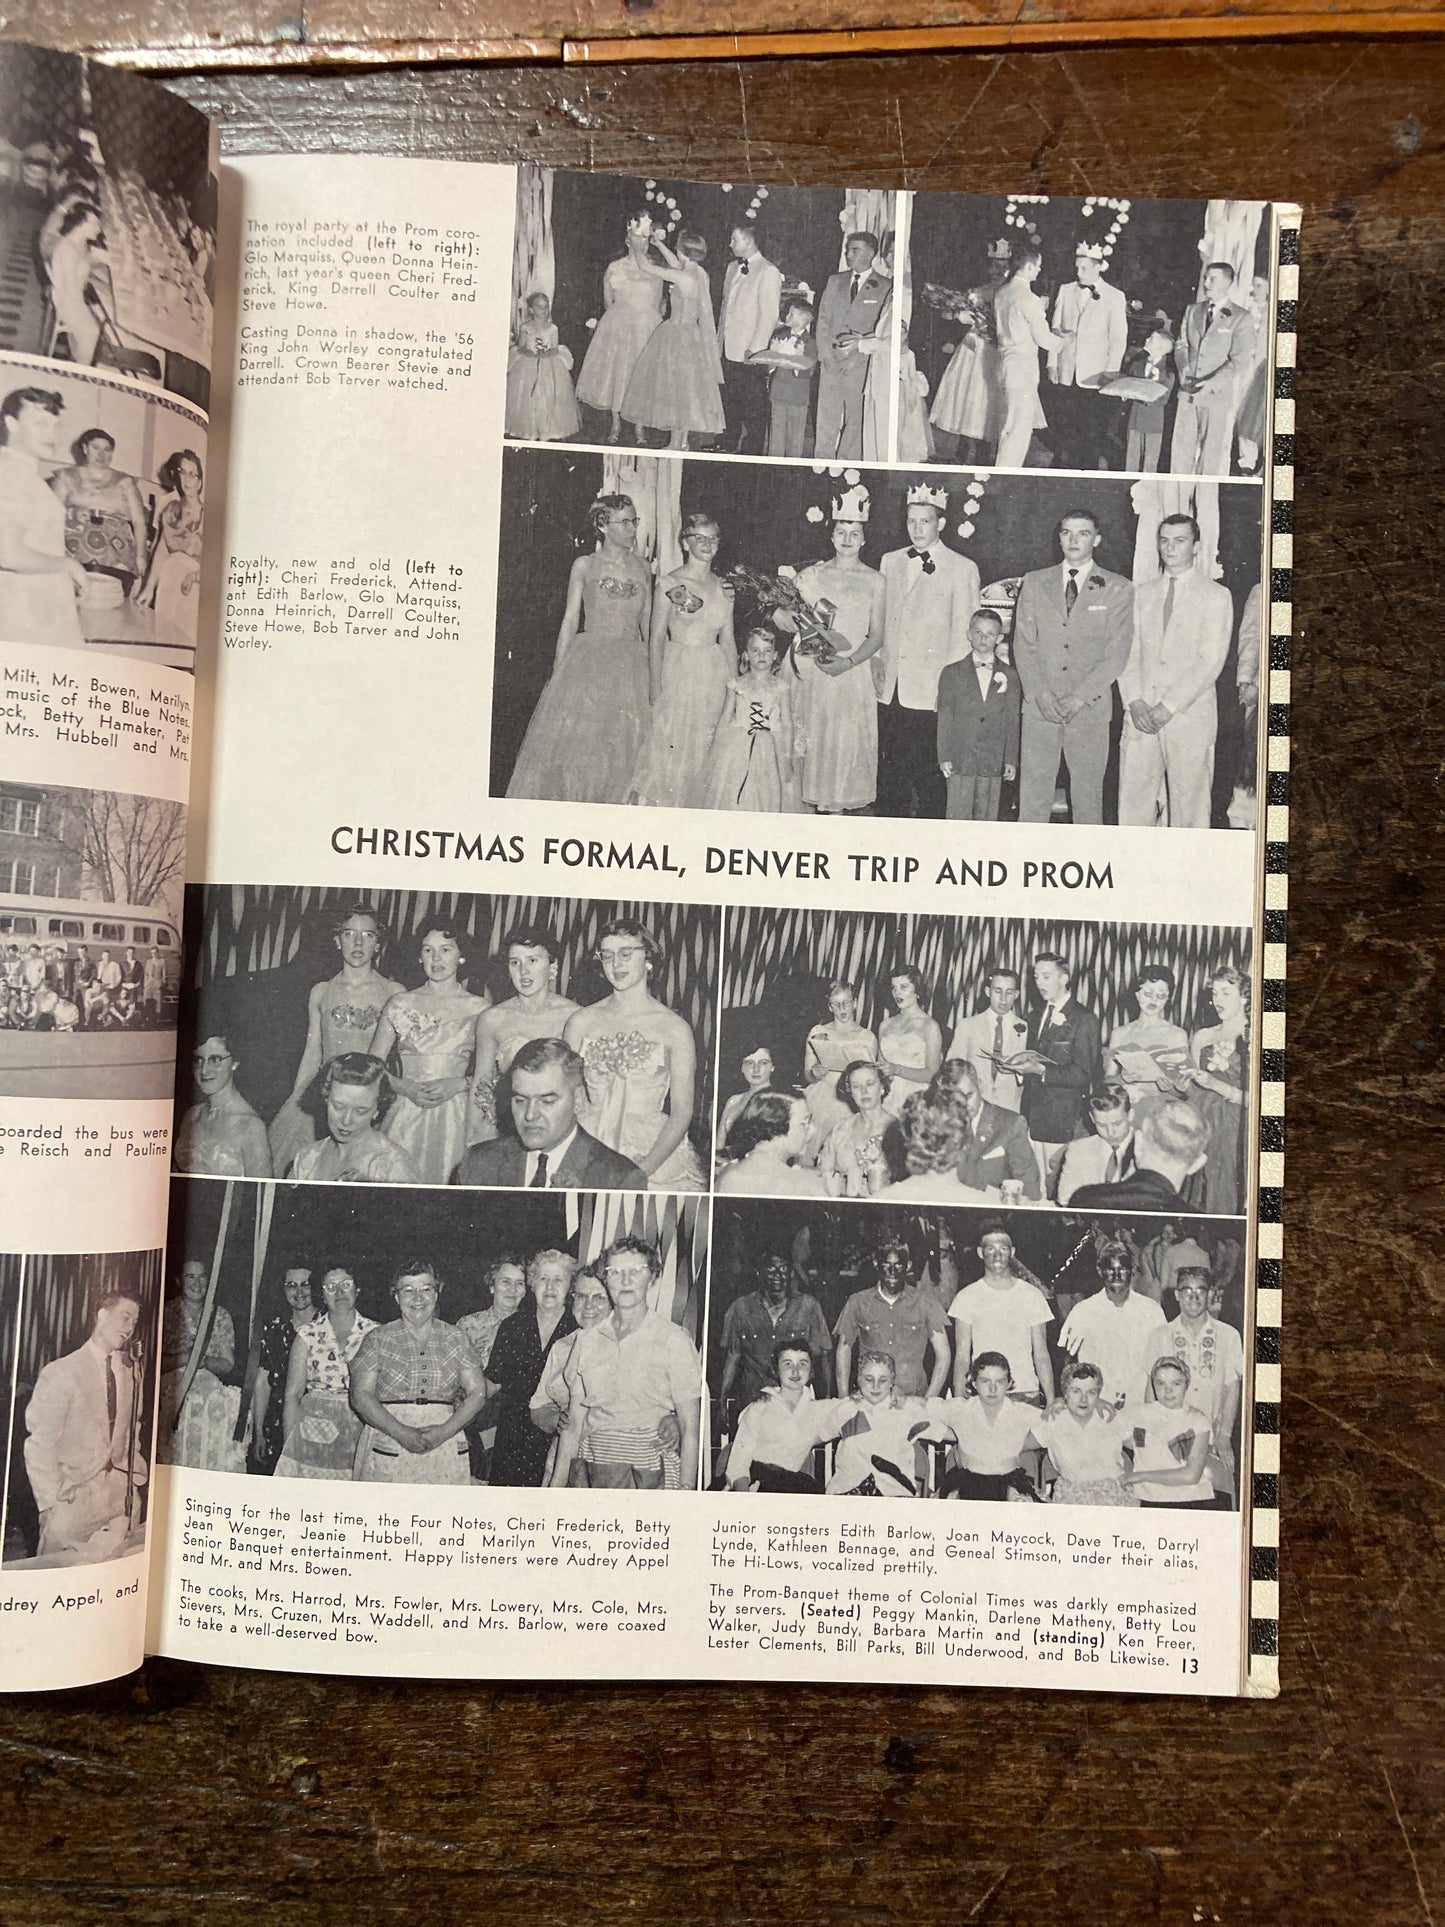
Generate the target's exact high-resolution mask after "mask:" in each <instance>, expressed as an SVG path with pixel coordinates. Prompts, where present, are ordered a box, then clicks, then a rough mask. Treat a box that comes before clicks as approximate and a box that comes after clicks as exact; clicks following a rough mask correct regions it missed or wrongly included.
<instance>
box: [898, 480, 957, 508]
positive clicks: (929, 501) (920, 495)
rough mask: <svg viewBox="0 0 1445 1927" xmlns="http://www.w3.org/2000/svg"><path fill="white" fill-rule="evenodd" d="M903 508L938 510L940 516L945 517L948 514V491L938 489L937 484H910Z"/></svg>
mask: <svg viewBox="0 0 1445 1927" xmlns="http://www.w3.org/2000/svg"><path fill="white" fill-rule="evenodd" d="M905 506H906V507H907V508H925V509H938V510H939V511H940V512H941V513H942V514H944V515H946V514H947V513H948V490H947V489H946V488H940V487H939V485H938V483H937V482H910V483H909V485H908V497H907V501H906V503H905Z"/></svg>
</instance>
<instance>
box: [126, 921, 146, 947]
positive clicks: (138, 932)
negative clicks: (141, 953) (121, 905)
mask: <svg viewBox="0 0 1445 1927" xmlns="http://www.w3.org/2000/svg"><path fill="white" fill-rule="evenodd" d="M130 940H131V942H132V943H149V942H150V940H151V927H150V925H149V924H148V923H133V924H132V925H131V927H130Z"/></svg>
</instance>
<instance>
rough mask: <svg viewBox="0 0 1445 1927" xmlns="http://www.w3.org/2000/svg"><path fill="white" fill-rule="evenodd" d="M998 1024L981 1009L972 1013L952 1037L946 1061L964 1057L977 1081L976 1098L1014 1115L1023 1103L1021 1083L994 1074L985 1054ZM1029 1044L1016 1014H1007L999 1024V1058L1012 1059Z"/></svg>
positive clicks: (1001, 1073)
mask: <svg viewBox="0 0 1445 1927" xmlns="http://www.w3.org/2000/svg"><path fill="white" fill-rule="evenodd" d="M997 1030H998V1023H997V1018H996V1014H995V1012H994V1011H993V1010H992V1009H990V1008H988V1007H987V1006H985V1008H984V1009H983V1010H979V1011H975V1012H974V1014H973V1016H972V1017H965V1018H964V1019H963V1022H962V1023H961V1024H960V1025H959V1026H958V1028H957V1029H956V1030H955V1031H954V1033H953V1041H952V1043H951V1044H950V1045H949V1047H948V1054H949V1056H950V1057H966V1058H967V1059H968V1061H969V1063H970V1064H972V1065H973V1068H974V1071H975V1073H976V1074H977V1077H978V1092H979V1096H980V1097H981V1098H982V1099H983V1100H984V1102H985V1103H986V1104H992V1105H994V1106H995V1108H997V1109H998V1110H1003V1111H1017V1110H1018V1108H1019V1105H1020V1103H1021V1102H1022V1100H1023V1085H1024V1080H1023V1078H1021V1077H1018V1076H1016V1075H1015V1074H1014V1072H1012V1071H996V1070H995V1069H994V1067H993V1059H992V1058H991V1057H990V1056H989V1055H988V1054H987V1053H988V1052H990V1051H992V1049H993V1042H994V1037H995V1034H996V1033H997ZM1028 1041H1029V1027H1028V1025H1027V1024H1026V1023H1025V1022H1024V1020H1023V1018H1022V1017H1020V1016H1019V1014H1018V1012H1017V1011H1016V1010H1011V1011H1009V1012H1008V1014H1007V1015H1006V1016H1005V1018H1004V1020H1003V1049H1002V1050H1001V1051H1000V1052H999V1055H1000V1057H1012V1056H1013V1054H1014V1052H1015V1051H1020V1050H1022V1049H1023V1048H1024V1046H1025V1045H1026V1044H1027V1043H1028Z"/></svg>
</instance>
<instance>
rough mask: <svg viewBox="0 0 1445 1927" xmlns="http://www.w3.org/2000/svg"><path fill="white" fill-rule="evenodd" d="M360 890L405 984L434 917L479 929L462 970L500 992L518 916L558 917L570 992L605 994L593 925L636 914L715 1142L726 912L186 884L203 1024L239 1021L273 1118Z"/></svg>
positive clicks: (479, 986)
mask: <svg viewBox="0 0 1445 1927" xmlns="http://www.w3.org/2000/svg"><path fill="white" fill-rule="evenodd" d="M358 902H362V903H364V906H365V908H367V909H368V910H374V911H375V913H376V914H377V916H378V917H379V918H380V919H381V923H382V927H383V929H384V930H385V932H386V933H387V936H386V948H385V950H384V951H383V952H382V955H381V957H380V959H379V960H378V964H377V968H378V969H379V970H380V971H381V972H382V973H383V975H385V976H388V977H390V978H392V979H393V980H394V981H395V982H397V983H400V984H402V985H404V986H406V987H407V988H412V987H414V986H415V985H417V984H419V983H420V982H421V969H420V966H419V964H418V962H417V952H418V947H419V945H420V943H421V939H422V936H423V935H424V934H425V932H426V930H427V928H428V927H429V925H431V924H433V923H446V924H449V925H451V926H452V927H453V928H454V929H457V930H460V931H463V932H465V933H466V935H467V936H468V937H470V938H471V939H472V947H471V949H470V952H469V954H468V956H467V963H466V968H465V970H464V975H465V977H466V979H467V982H468V984H469V986H470V988H471V989H472V990H473V991H475V992H478V993H480V992H482V991H483V990H485V991H486V992H488V993H489V994H490V996H491V998H492V1001H493V1002H494V1003H495V1002H500V1001H502V1000H503V999H504V998H507V997H510V996H512V995H513V994H514V993H513V990H512V985H511V982H510V980H509V978H508V976H507V962H506V958H505V957H504V956H503V955H502V954H501V950H502V945H503V944H504V943H505V941H506V939H507V936H508V935H509V933H510V932H511V931H512V930H514V929H515V928H516V927H517V926H518V925H519V924H528V923H536V924H542V925H544V926H545V927H546V928H548V929H550V930H551V931H552V933H553V935H554V936H555V937H556V938H557V940H558V942H559V943H560V945H561V947H562V968H561V974H560V979H559V988H560V989H561V991H562V993H563V995H564V996H567V997H570V998H572V1000H573V1001H574V1002H575V1003H579V1004H593V1003H596V1002H598V1001H599V1000H600V999H601V998H602V997H604V996H606V995H607V991H608V987H607V983H606V980H605V979H604V977H603V975H602V972H601V971H600V969H598V967H597V966H596V965H595V964H594V963H593V962H592V961H591V953H592V951H593V948H594V947H595V945H596V942H597V935H598V932H599V931H600V930H601V929H602V927H603V926H604V925H605V924H606V923H608V922H609V921H610V920H611V919H612V918H613V917H624V916H625V917H633V918H636V919H637V921H638V922H640V923H642V924H644V925H645V926H646V928H647V929H649V930H650V931H651V932H652V934H653V935H654V936H655V937H656V938H657V940H658V942H659V943H660V944H661V946H662V952H663V963H662V974H661V977H660V979H659V980H658V981H657V982H655V983H654V984H653V986H652V987H653V991H654V993H655V994H656V995H657V996H658V997H660V998H661V999H662V1001H663V1002H664V1003H665V1004H667V1005H668V1006H669V1008H671V1009H672V1010H675V1011H677V1012H678V1014H679V1015H680V1016H681V1017H683V1018H684V1019H685V1020H686V1022H687V1023H688V1025H689V1026H690V1027H691V1030H692V1033H693V1036H694V1037H695V1038H696V1040H697V1085H696V1099H695V1103H694V1108H693V1132H694V1135H695V1137H696V1138H697V1141H698V1143H699V1144H700V1146H701V1147H702V1149H703V1150H704V1152H705V1151H706V1149H707V1146H708V1145H709V1144H710V1143H711V1115H712V1069H713V1043H714V1038H715V1036H716V1000H717V957H718V951H719V947H720V936H721V932H720V921H721V918H720V913H719V912H718V911H717V910H715V909H711V908H698V907H695V906H693V905H690V904H677V903H629V902H599V901H597V900H595V899H587V900H581V899H577V898H572V897H523V896H512V897H500V896H471V895H468V894H466V893H464V892H462V891H417V890H379V891H378V890H374V891H370V892H368V893H365V895H364V896H358V893H357V892H355V891H346V890H319V889H318V890H312V889H304V888H299V887H294V886H290V885H269V884H229V885H228V884H213V885H210V886H207V887H204V888H203V887H202V886H200V885H192V886H191V887H190V888H189V889H188V890H187V891H186V959H187V971H188V980H189V982H190V984H191V986H192V988H193V990H194V992H195V1002H196V1015H195V1017H194V1019H193V1021H194V1023H195V1026H196V1035H197V1036H200V1035H203V1034H204V1033H203V1032H202V1031H201V1028H200V1027H201V1026H202V1025H204V1024H208V1023H209V1024H225V1025H234V1027H235V1028H234V1032H232V1033H228V1034H231V1035H232V1036H233V1038H234V1042H233V1049H234V1051H235V1055H236V1057H237V1058H238V1059H239V1060H240V1069H239V1071H238V1072H237V1076H236V1083H237V1087H238V1089H240V1090H241V1091H242V1093H243V1094H244V1095H245V1097H246V1098H247V1099H248V1100H249V1102H250V1103H251V1104H253V1105H254V1106H255V1108H256V1109H257V1110H258V1111H259V1112H260V1113H261V1115H262V1117H264V1118H267V1119H270V1118H272V1117H274V1116H275V1114H276V1112H277V1110H279V1108H280V1107H281V1105H282V1103H283V1102H284V1101H285V1099H286V1098H287V1097H288V1096H289V1095H290V1092H291V1084H292V1080H293V1079H294V1077H295V1075H296V1067H297V1065H298V1064H299V1063H300V1061H301V1053H302V1050H303V1049H304V1047H305V1043H306V1000H307V997H308V996H309V994H310V991H311V987H312V986H313V984H318V983H323V982H325V980H326V979H327V978H328V977H332V976H334V975H335V974H336V972H337V970H339V969H340V967H341V959H340V958H339V956H338V955H337V953H336V947H335V945H334V943H333V942H332V939H331V925H332V924H333V923H334V922H335V921H336V920H337V919H338V917H339V916H340V915H341V914H342V913H343V912H344V911H346V910H348V909H351V908H353V907H354V906H355V905H356V904H357V903H358ZM190 1048H192V1046H191V1045H190V1044H189V1043H188V1042H187V1043H184V1044H183V1048H182V1052H181V1057H180V1060H179V1065H178V1081H177V1099H178V1102H180V1103H181V1104H183V1105H187V1106H189V1105H190V1104H191V1103H193V1102H194V1101H195V1100H194V1094H193V1092H192V1090H191V1080H190V1069H189V1060H188V1052H189V1049H190Z"/></svg>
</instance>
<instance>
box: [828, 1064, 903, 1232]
mask: <svg viewBox="0 0 1445 1927" xmlns="http://www.w3.org/2000/svg"><path fill="white" fill-rule="evenodd" d="M865 1034H866V1033H865ZM892 1088H893V1080H892V1078H891V1077H890V1076H889V1075H888V1073H887V1071H885V1070H883V1069H881V1068H880V1067H879V1066H878V1065H877V1064H870V1063H869V1062H868V1061H867V1060H866V1059H865V1058H861V1057H860V1058H859V1059H858V1060H857V1062H856V1063H852V1064H849V1065H848V1067H847V1069H846V1070H845V1071H844V1072H843V1074H842V1076H841V1077H840V1078H839V1079H838V1082H837V1086H836V1090H837V1095H838V1100H839V1102H840V1103H841V1104H842V1105H843V1106H844V1113H845V1114H844V1116H843V1117H842V1118H841V1120H840V1121H839V1122H838V1123H837V1124H835V1125H834V1126H833V1128H832V1130H831V1131H830V1132H829V1133H828V1135H827V1138H826V1139H825V1140H824V1143H823V1149H822V1151H821V1152H820V1154H819V1157H818V1170H819V1172H820V1173H821V1174H822V1178H823V1182H824V1184H825V1185H826V1186H827V1188H828V1194H829V1196H830V1197H834V1198H871V1197H873V1196H874V1195H875V1193H877V1192H879V1191H881V1190H882V1189H883V1187H884V1186H885V1185H886V1184H887V1182H888V1179H889V1176H890V1173H889V1170H888V1160H887V1158H886V1157H885V1156H884V1154H883V1138H884V1134H885V1133H886V1132H887V1130H888V1129H889V1127H890V1126H891V1125H892V1124H893V1123H894V1122H895V1119H894V1116H893V1113H892V1112H891V1111H890V1110H889V1109H888V1107H887V1098H888V1093H889V1091H890V1090H891V1089H892Z"/></svg>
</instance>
